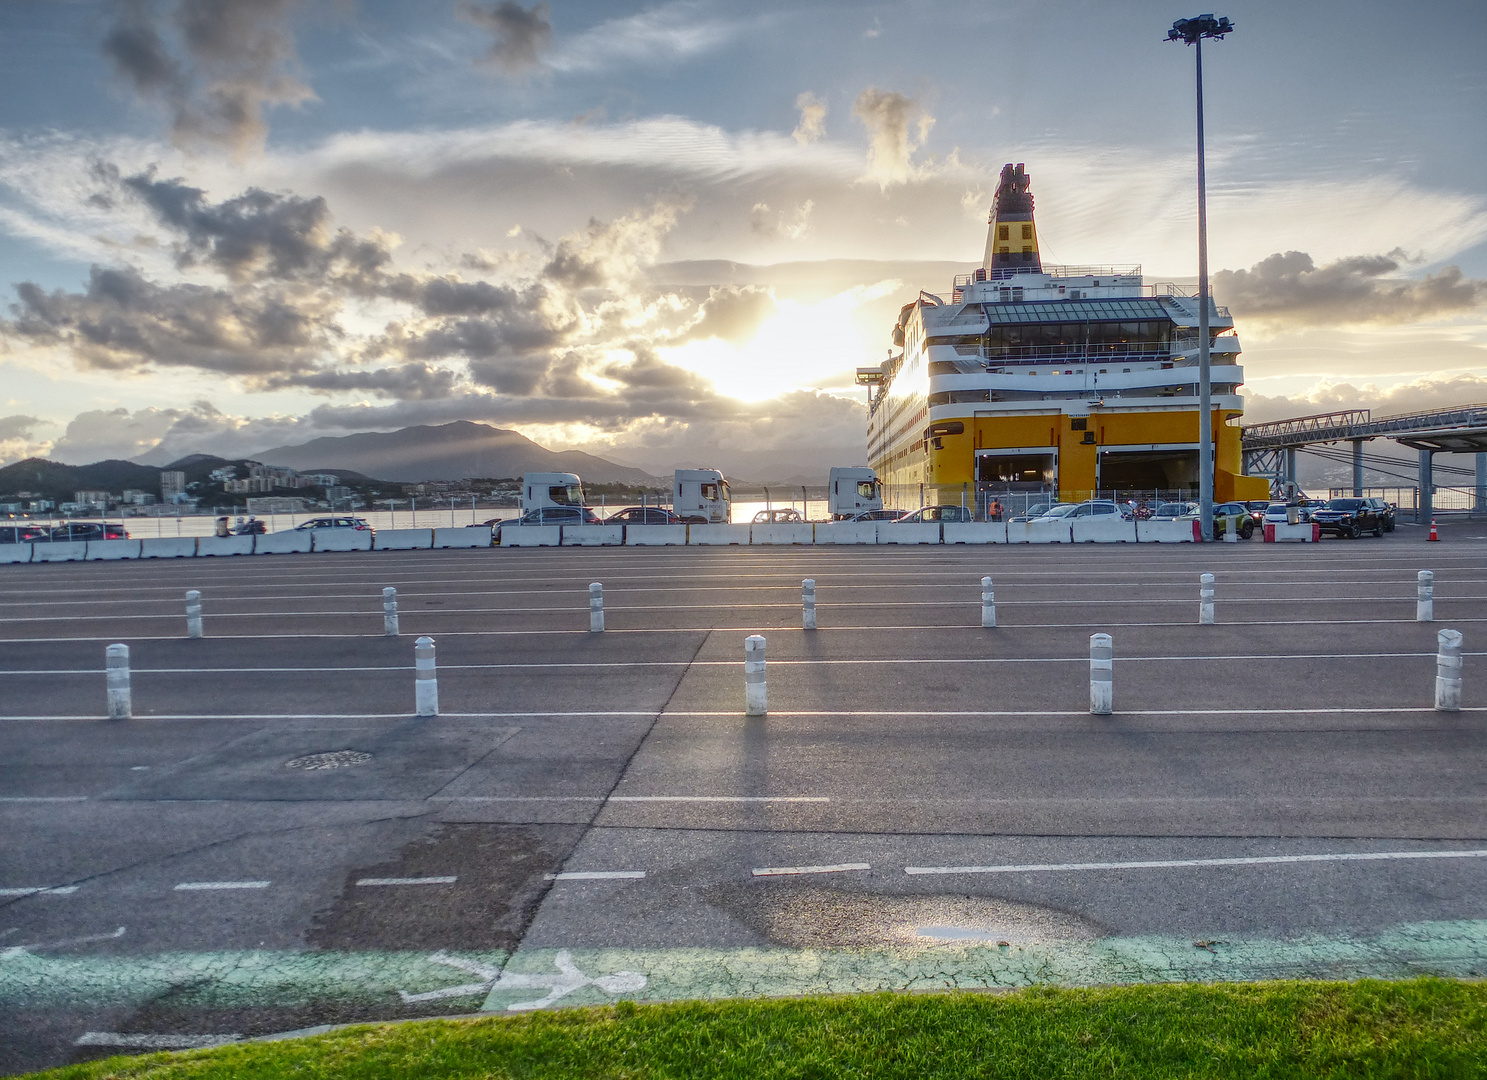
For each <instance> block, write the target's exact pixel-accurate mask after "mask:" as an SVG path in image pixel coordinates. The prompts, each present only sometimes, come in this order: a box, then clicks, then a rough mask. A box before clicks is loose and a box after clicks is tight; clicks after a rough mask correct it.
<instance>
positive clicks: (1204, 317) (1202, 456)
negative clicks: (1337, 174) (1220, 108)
mask: <svg viewBox="0 0 1487 1080" xmlns="http://www.w3.org/2000/svg"><path fill="white" fill-rule="evenodd" d="M1233 31H1234V24H1233V23H1231V22H1230V21H1229V20H1228V19H1215V18H1214V17H1213V16H1212V15H1197V16H1194V17H1193V18H1191V19H1178V20H1177V21H1176V22H1175V23H1173V24H1172V29H1171V30H1168V31H1167V40H1168V41H1181V42H1183V43H1184V44H1186V45H1192V46H1195V47H1196V49H1197V52H1196V54H1195V55H1196V56H1197V58H1198V410H1199V412H1198V519H1199V521H1200V522H1201V529H1200V531H1201V532H1202V534H1203V542H1204V543H1207V542H1209V541H1211V540H1212V539H1213V392H1212V388H1211V387H1210V385H1209V355H1208V353H1209V340H1208V305H1209V302H1210V301H1209V299H1208V197H1207V188H1208V178H1207V172H1206V170H1205V167H1204V164H1203V39H1204V38H1222V37H1223V36H1224V35H1225V34H1229V33H1233Z"/></svg>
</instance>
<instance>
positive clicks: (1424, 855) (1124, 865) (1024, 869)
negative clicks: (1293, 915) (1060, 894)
mask: <svg viewBox="0 0 1487 1080" xmlns="http://www.w3.org/2000/svg"><path fill="white" fill-rule="evenodd" d="M1401 859H1487V849H1475V850H1469V851H1345V852H1333V853H1329V854H1320V855H1254V856H1249V857H1247V858H1234V859H1153V860H1148V861H1141V862H1098V863H1026V864H1023V865H1019V866H1011V865H1009V866H906V867H904V873H906V874H1043V873H1074V872H1079V871H1084V870H1171V869H1181V868H1183V867H1197V866H1269V865H1281V864H1287V863H1328V862H1393V861H1396V860H1401Z"/></svg>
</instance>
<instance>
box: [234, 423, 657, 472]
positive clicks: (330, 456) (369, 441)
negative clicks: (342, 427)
mask: <svg viewBox="0 0 1487 1080" xmlns="http://www.w3.org/2000/svg"><path fill="white" fill-rule="evenodd" d="M253 456H254V458H255V460H258V461H261V462H263V463H264V464H265V465H278V466H280V467H282V468H287V469H298V470H300V471H301V472H316V471H321V470H324V471H326V472H336V471H337V470H350V471H353V472H358V473H361V474H363V475H365V476H375V477H376V478H377V479H379V480H397V481H402V482H404V483H407V482H411V481H417V480H462V479H465V478H466V477H513V476H520V475H521V474H522V473H524V472H571V473H577V474H578V475H579V476H581V477H582V478H583V479H584V480H586V481H591V482H593V483H598V484H608V483H628V484H640V485H646V486H653V485H656V484H663V485H664V484H666V483H668V481H665V480H658V479H657V478H656V477H654V476H651V475H650V474H649V473H647V472H645V471H644V470H643V469H634V468H630V467H629V466H627V465H617V464H616V463H614V462H613V461H609V460H608V459H606V458H602V457H596V456H594V455H593V454H585V453H583V452H582V451H580V450H549V449H547V448H546V447H544V446H540V445H538V444H537V443H535V442H533V441H532V440H531V439H529V438H527V437H526V436H525V435H520V434H518V433H517V432H515V431H508V430H506V429H505V428H498V427H491V426H490V425H489V424H477V423H473V422H471V421H469V420H457V421H455V422H454V423H450V424H440V425H437V426H432V427H430V426H420V427H410V428H403V429H402V430H401V431H391V432H387V433H385V434H384V433H381V432H361V433H360V434H357V435H343V436H340V437H327V438H322V439H312V440H310V441H309V442H307V443H301V444H299V445H298V446H276V447H274V448H273V449H271V450H264V451H262V452H260V453H258V454H255V455H253Z"/></svg>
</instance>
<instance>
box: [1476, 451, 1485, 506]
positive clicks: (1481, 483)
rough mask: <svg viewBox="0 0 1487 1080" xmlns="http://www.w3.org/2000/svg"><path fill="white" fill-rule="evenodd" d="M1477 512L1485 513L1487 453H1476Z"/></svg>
mask: <svg viewBox="0 0 1487 1080" xmlns="http://www.w3.org/2000/svg"><path fill="white" fill-rule="evenodd" d="M1474 505H1475V506H1476V510H1477V513H1479V514H1483V513H1487V454H1478V455H1477V498H1476V501H1475V504H1474Z"/></svg>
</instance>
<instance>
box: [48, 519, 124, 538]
mask: <svg viewBox="0 0 1487 1080" xmlns="http://www.w3.org/2000/svg"><path fill="white" fill-rule="evenodd" d="M37 539H38V540H40V539H47V540H128V539H129V533H128V532H127V531H126V530H125V528H124V526H122V525H119V524H116V523H114V522H111V521H106V522H103V523H101V524H100V523H99V522H96V521H70V522H68V523H67V524H66V525H58V526H57V527H56V528H55V529H53V530H51V532H50V533H49V534H48V535H47V536H46V537H37Z"/></svg>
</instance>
